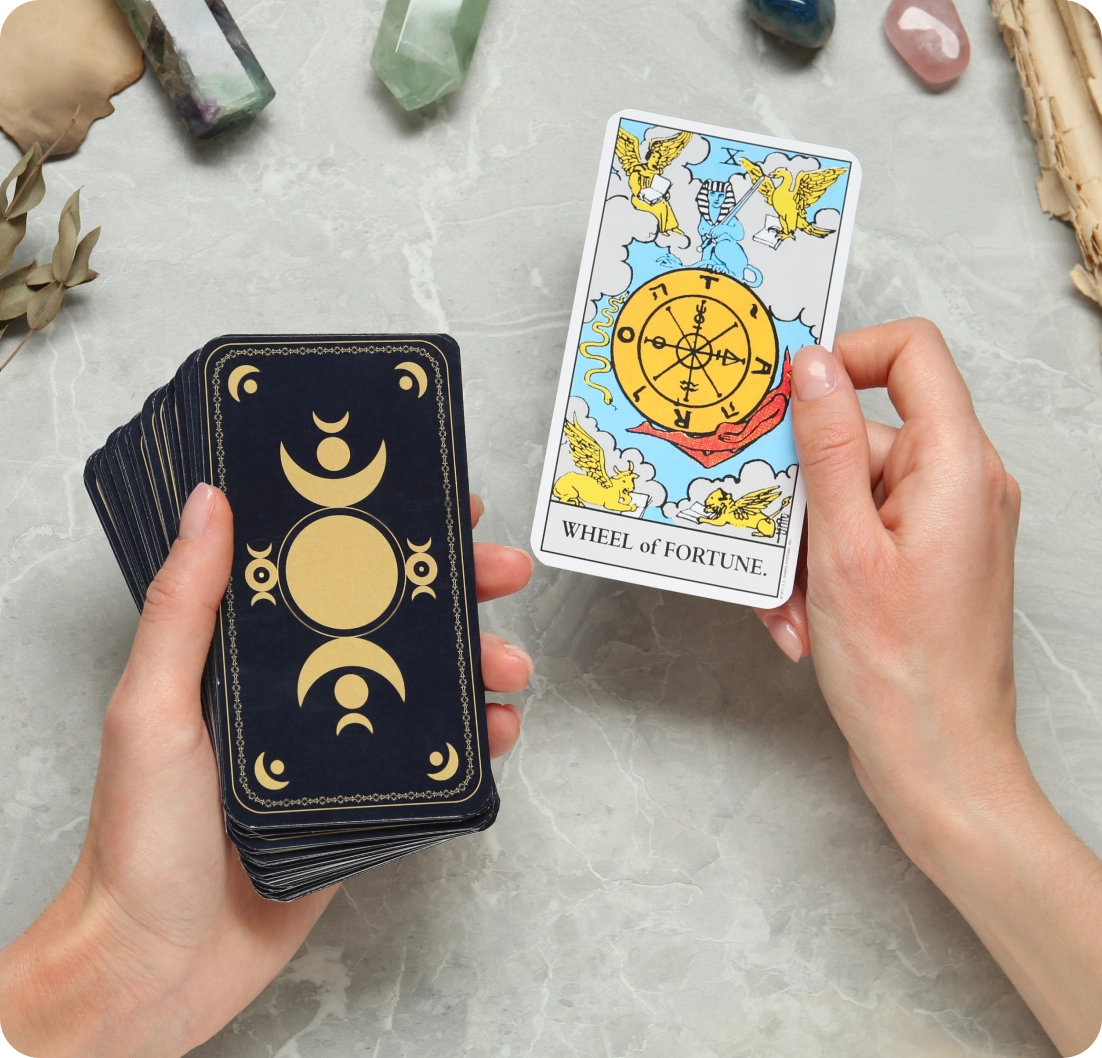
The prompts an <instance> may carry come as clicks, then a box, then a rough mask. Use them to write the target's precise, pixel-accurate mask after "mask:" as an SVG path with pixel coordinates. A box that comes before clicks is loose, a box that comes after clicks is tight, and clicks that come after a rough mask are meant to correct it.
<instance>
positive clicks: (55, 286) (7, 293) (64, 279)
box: [0, 110, 100, 371]
mask: <svg viewBox="0 0 1102 1058" xmlns="http://www.w3.org/2000/svg"><path fill="white" fill-rule="evenodd" d="M78 113H79V110H78ZM75 121H76V115H74V116H73V122H75ZM69 128H72V124H70V126H69ZM68 131H69V130H68V129H66V130H65V132H64V133H62V134H61V136H59V137H58V138H57V140H56V141H55V142H54V143H53V144H52V145H51V146H50V147H48V148H47V149H46V150H45V151H43V150H42V148H41V147H40V146H39V145H38V144H37V143H36V144H34V146H33V147H31V149H30V150H29V151H27V153H26V154H24V155H23V157H22V158H20V160H19V161H18V162H16V164H15V167H14V168H13V169H12V171H11V172H10V173H8V175H7V177H6V178H5V179H4V181H3V182H2V183H0V341H2V340H3V337H4V334H5V332H6V331H7V329H8V327H9V326H10V325H11V323H12V321H13V320H16V319H18V318H19V317H20V316H25V317H26V320H27V327H28V331H27V333H26V335H25V336H24V337H23V340H22V341H21V342H20V343H19V344H18V345H17V346H16V347H15V349H14V350H13V352H12V353H11V354H10V355H9V356H8V357H7V359H6V360H4V362H3V363H2V364H0V371H3V370H4V368H5V367H7V366H8V364H10V363H11V362H12V360H13V359H14V358H15V356H16V354H17V353H18V352H19V350H20V349H22V348H23V346H25V345H26V344H27V342H28V340H29V339H30V337H31V335H32V334H34V333H35V331H40V330H42V329H43V328H44V327H45V326H46V325H47V324H49V323H50V322H51V321H52V320H53V319H54V317H55V316H57V314H58V312H59V310H60V309H61V305H62V302H64V300H65V294H66V292H67V291H68V290H70V289H72V288H73V287H76V286H80V285H81V284H82V283H90V282H91V281H92V280H93V279H95V278H96V276H97V275H98V274H99V273H98V272H95V271H93V270H92V269H91V268H90V267H89V265H88V261H89V258H90V257H91V255H92V250H93V249H94V247H95V245H96V243H97V242H98V241H99V235H100V229H99V228H96V229H94V230H93V231H90V232H88V234H87V235H85V236H84V238H83V239H80V240H79V241H78V236H79V235H80V190H79V189H77V190H76V191H74V192H73V194H72V195H71V196H70V197H69V201H68V202H66V203H65V206H64V208H63V209H62V211H61V217H60V219H59V220H58V224H57V245H56V246H55V247H54V254H53V259H52V261H51V262H50V263H49V264H44V265H39V264H38V263H37V262H36V261H32V262H31V263H30V264H29V265H23V266H22V267H20V268H16V269H14V270H13V271H11V272H7V269H9V268H10V267H11V263H12V258H13V256H14V254H15V250H16V248H17V247H18V246H19V244H20V243H21V242H22V241H23V237H24V235H26V233H27V214H28V213H29V212H30V211H31V210H32V209H34V208H35V206H37V205H39V203H41V201H42V199H43V198H44V197H45V194H46V180H45V177H44V175H43V171H42V166H43V163H44V162H45V161H46V160H47V159H48V158H49V157H50V155H51V154H52V153H53V151H54V150H55V148H56V147H57V145H58V144H59V143H60V142H61V141H62V140H63V139H64V138H65V136H66V135H67V133H68ZM13 182H14V183H15V192H14V194H13V195H12V199H11V202H10V203H9V202H8V188H9V187H11V185H12V183H13ZM4 272H7V274H6V275H3V274H2V273H4Z"/></svg>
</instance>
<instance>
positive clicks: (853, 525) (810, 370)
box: [792, 345, 881, 549]
mask: <svg viewBox="0 0 1102 1058" xmlns="http://www.w3.org/2000/svg"><path fill="white" fill-rule="evenodd" d="M792 389H793V392H794V395H795V399H794V400H793V401H792V430H793V433H794V434H795V438H796V451H797V453H798V454H799V458H800V474H801V476H802V477H803V480H804V487H805V489H806V490H807V535H808V546H809V547H810V548H812V549H813V548H814V547H815V546H816V544H817V543H823V542H825V543H826V544H827V545H828V546H832V547H842V548H852V546H853V544H854V542H855V541H859V540H866V539H868V534H869V533H871V532H874V531H875V530H877V529H880V528H881V523H880V519H879V517H878V515H877V513H876V505H875V504H874V502H873V498H872V489H871V487H870V485H869V440H868V433H867V430H866V428H865V416H864V413H863V412H862V411H861V405H860V404H859V403H858V400H857V392H856V391H855V390H854V388H853V383H852V382H851V381H850V378H849V375H848V374H847V373H846V368H845V365H844V364H843V363H842V360H841V358H840V357H837V356H834V355H833V354H832V353H831V352H830V351H829V350H827V349H824V348H823V347H822V346H821V345H809V346H807V347H806V348H804V349H801V350H800V351H799V352H798V353H797V354H796V357H795V359H794V360H793V362H792Z"/></svg>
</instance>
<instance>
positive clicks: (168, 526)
mask: <svg viewBox="0 0 1102 1058" xmlns="http://www.w3.org/2000/svg"><path fill="white" fill-rule="evenodd" d="M200 481H207V482H210V483H212V484H214V485H216V486H217V487H218V488H220V489H222V491H223V492H224V493H225V494H226V497H227V498H228V499H229V501H230V505H231V507H232V509H233V515H234V554H233V566H232V572H231V576H230V582H229V586H228V587H227V589H226V594H225V597H224V598H223V600H222V605H221V608H220V610H219V613H218V621H217V625H216V628H215V633H214V640H213V643H212V646H211V652H210V657H209V660H208V663H207V669H206V674H205V681H204V685H203V688H202V701H203V710H204V717H205V719H206V722H207V726H208V728H209V730H210V734H211V742H212V744H213V746H214V752H215V757H216V759H217V763H218V769H219V774H220V776H221V784H222V804H223V808H224V810H225V819H226V829H227V832H228V833H229V835H230V837H231V838H232V840H233V841H234V843H235V844H236V845H237V848H238V851H239V853H240V856H241V860H242V863H243V864H244V866H245V869H246V871H247V872H248V874H249V876H250V878H251V879H252V882H253V885H254V886H255V888H256V889H257V891H258V892H259V893H260V894H261V895H262V896H266V897H269V898H272V899H278V900H289V899H293V898H294V897H298V896H302V895H304V894H306V893H309V892H312V891H314V890H316V889H321V888H323V887H324V886H327V885H331V884H332V883H334V882H337V881H341V880H342V879H344V878H348V877H350V876H351V875H353V874H357V873H359V872H360V871H364V870H367V869H368V868H370V867H374V866H377V865H379V864H381V863H385V862H388V861H389V860H392V859H396V858H398V857H400V856H405V855H408V854H410V853H412V852H416V851H418V850H420V849H424V848H428V847H429V846H431V845H435V844H437V843H439V842H441V841H444V840H446V839H447V838H450V837H454V836H456V835H458V834H466V833H471V832H473V831H476V830H482V829H485V828H486V827H488V826H490V824H491V823H493V821H494V818H495V816H496V814H497V809H498V795H497V790H496V788H495V786H494V780H493V775H492V773H491V771H490V766H489V754H488V750H487V740H486V728H485V715H484V713H485V706H484V702H483V693H482V682H481V660H480V652H479V635H478V616H477V609H476V596H475V585H474V560H473V552H472V548H471V538H470V533H471V530H470V526H471V517H470V497H469V493H468V491H467V469H466V453H465V449H464V435H463V413H462V389H461V385H460V375H459V350H458V348H457V347H456V345H455V343H454V342H453V341H452V340H451V339H450V338H448V337H447V336H446V335H415V336H408V335H405V336H393V337H388V336H369V337H334V338H327V337H306V338H296V337H281V338H255V337H225V338H219V339H216V340H215V341H213V342H210V343H209V344H208V345H206V346H205V347H204V348H203V349H201V350H200V351H199V352H197V353H195V354H193V355H192V356H190V357H189V358H188V359H187V360H186V361H185V362H184V364H183V366H182V367H181V368H180V370H179V371H178V372H177V374H176V377H175V378H174V379H173V380H172V381H171V382H169V383H168V385H167V386H165V387H163V388H162V389H160V390H158V391H157V392H156V393H154V394H153V395H152V396H151V397H150V398H149V399H148V400H147V401H146V404H145V407H144V408H143V409H142V412H141V414H139V415H138V416H136V417H135V418H134V420H133V421H132V422H131V423H129V425H127V426H124V427H122V428H121V429H119V430H116V431H115V432H114V433H113V434H112V435H111V437H110V438H109V439H108V442H107V444H106V445H105V446H104V448H102V449H100V450H99V451H98V452H96V453H95V454H93V455H92V457H91V458H90V459H89V460H88V464H87V468H86V471H85V483H86V485H87V488H88V492H89V495H90V496H91V497H92V502H93V503H94V505H95V507H96V510H97V512H98V513H99V516H100V520H101V521H102V523H103V526H104V529H105V531H106V532H107V535H108V538H109V539H110V541H111V545H112V547H113V549H114V551H115V555H116V558H117V559H118V561H119V565H120V566H121V567H122V570H123V573H124V575H125V576H126V580H127V583H128V585H129V586H130V590H131V592H132V594H133V596H134V599H135V602H137V604H138V607H139V608H141V606H142V603H143V599H144V597H145V592H146V589H147V588H148V586H149V583H150V581H152V579H153V577H154V576H155V574H156V572H157V570H158V569H160V567H161V565H162V564H163V563H164V561H165V559H166V558H167V556H168V551H169V548H170V547H171V545H172V542H173V541H174V540H175V539H176V535H177V531H178V529H179V519H180V512H181V509H182V507H183V504H184V502H185V501H186V499H187V497H188V495H189V494H190V492H191V490H192V489H193V488H194V487H195V485H196V484H197V483H199V482H200Z"/></svg>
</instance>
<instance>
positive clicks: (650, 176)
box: [532, 111, 861, 607]
mask: <svg viewBox="0 0 1102 1058" xmlns="http://www.w3.org/2000/svg"><path fill="white" fill-rule="evenodd" d="M860 180H861V170H860V166H859V165H858V164H857V159H856V158H854V157H853V155H851V154H848V153H847V152H845V151H840V150H834V149H832V148H827V147H815V146H812V145H811V144H805V143H794V142H790V141H787V140H776V139H771V138H768V137H763V136H757V135H753V134H751V133H745V132H736V131H733V130H731V129H720V128H714V127H712V126H710V125H699V124H695V123H691V122H685V121H676V120H673V119H670V118H661V117H656V116H655V115H652V114H641V113H637V112H635V111H624V112H623V113H620V114H617V115H615V116H614V117H613V118H612V120H611V121H610V122H609V126H608V133H607V136H606V138H605V147H604V151H603V153H602V156H601V167H600V170H599V175H598V178H597V191H596V195H595V198H594V202H593V212H592V215H591V218H590V223H589V233H588V236H587V238H586V244H585V252H584V254H583V257H582V269H581V275H580V276H579V279H578V288H577V293H576V295H575V299H574V311H573V316H572V317H571V321H570V329H569V331H568V332H567V341H566V352H565V356H564V359H563V366H562V374H561V376H560V384H559V392H558V398H557V400H556V403H555V411H554V415H553V417H552V423H551V437H550V440H549V442H548V446H547V457H546V461H545V464H544V471H543V479H542V482H541V485H540V492H539V499H538V501H537V507H536V517H535V524H534V526H533V529H532V547H533V549H534V550H535V553H536V554H537V555H538V556H539V558H541V559H542V560H543V561H544V562H546V563H547V564H548V565H551V566H558V567H561V568H563V569H572V570H577V571H580V572H583V573H594V574H596V575H598V576H603V577H613V578H615V579H617V580H625V581H631V582H633V583H635V584H646V585H650V586H651V587H656V588H673V589H675V590H677V591H683V592H688V593H690V594H693V595H704V596H707V597H709V598H713V599H725V600H727V601H730V602H741V603H746V604H748V605H751V606H765V607H771V606H779V605H780V604H781V603H783V602H784V601H785V600H786V599H787V598H788V597H789V595H790V594H791V592H792V586H793V583H794V581H795V576H796V560H797V558H798V556H799V551H800V536H801V533H802V531H803V517H804V490H803V483H802V481H801V480H800V468H799V463H798V460H797V458H796V449H795V445H794V443H793V438H792V426H791V417H790V413H789V399H790V391H791V384H790V365H791V358H792V356H794V355H795V353H796V352H797V351H798V350H799V349H801V348H803V347H804V346H805V345H810V344H812V343H813V342H818V343H819V344H822V345H827V346H829V345H830V343H831V342H832V341H833V338H834V327H835V323H836V321H837V318H838V302H839V299H840V298H841V293H842V276H843V274H844V273H845V268H846V255H847V253H848V252H849V240H850V234H851V232H852V229H853V216H854V211H855V209H856V205H857V192H858V189H859V184H860Z"/></svg>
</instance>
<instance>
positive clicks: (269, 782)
mask: <svg viewBox="0 0 1102 1058" xmlns="http://www.w3.org/2000/svg"><path fill="white" fill-rule="evenodd" d="M277 765H278V767H277ZM272 768H273V769H275V773H276V774H277V775H282V774H283V761H281V760H273V761H272ZM253 774H254V775H255V776H256V781H257V782H258V783H260V785H261V786H266V787H267V788H268V789H269V790H282V789H283V787H284V786H286V785H287V784H286V783H285V782H280V781H279V780H278V779H273V778H272V777H271V776H270V775H269V774H268V769H267V768H265V767H264V754H263V753H261V754H260V756H259V757H257V758H256V763H255V764H254V765H253Z"/></svg>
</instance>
